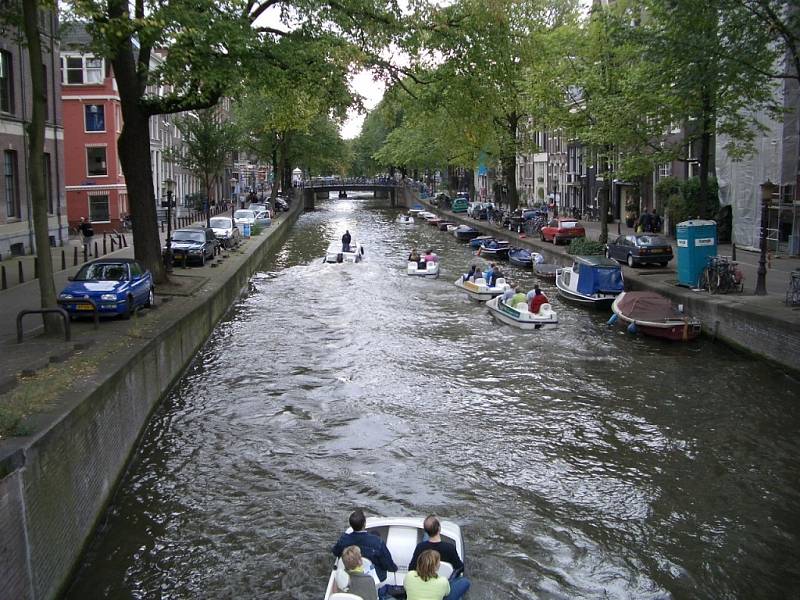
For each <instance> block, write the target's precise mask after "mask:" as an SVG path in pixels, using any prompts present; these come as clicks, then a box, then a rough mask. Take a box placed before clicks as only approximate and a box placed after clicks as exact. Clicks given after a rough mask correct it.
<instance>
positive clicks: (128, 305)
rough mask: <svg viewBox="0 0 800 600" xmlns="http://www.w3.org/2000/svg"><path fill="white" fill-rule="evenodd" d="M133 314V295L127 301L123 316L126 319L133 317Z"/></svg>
mask: <svg viewBox="0 0 800 600" xmlns="http://www.w3.org/2000/svg"><path fill="white" fill-rule="evenodd" d="M132 314H133V296H128V301H127V302H125V310H124V311H123V313H122V315H121V316H122V318H123V319H125V320H126V321H127V320H128V319H130V318H131V315H132Z"/></svg>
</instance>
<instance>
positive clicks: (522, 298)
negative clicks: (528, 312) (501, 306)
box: [506, 288, 527, 308]
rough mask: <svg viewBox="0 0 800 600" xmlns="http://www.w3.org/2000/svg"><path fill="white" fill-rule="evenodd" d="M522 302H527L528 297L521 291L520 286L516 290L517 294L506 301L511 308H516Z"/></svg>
mask: <svg viewBox="0 0 800 600" xmlns="http://www.w3.org/2000/svg"><path fill="white" fill-rule="evenodd" d="M520 302H527V298H526V296H525V294H523V293H522V292H521V291H519V288H517V289H516V290H515V294H514V295H513V296H511V298H510V299H509V300H508V301H507V302H506V304H508V305H509V306H510V307H511V308H516V307H517V304H519V303H520Z"/></svg>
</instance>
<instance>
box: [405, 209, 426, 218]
mask: <svg viewBox="0 0 800 600" xmlns="http://www.w3.org/2000/svg"><path fill="white" fill-rule="evenodd" d="M421 212H423V210H422V209H421V208H409V209H408V214H410V215H411V216H412V217H413V216H415V215H418V214H419V213H421Z"/></svg>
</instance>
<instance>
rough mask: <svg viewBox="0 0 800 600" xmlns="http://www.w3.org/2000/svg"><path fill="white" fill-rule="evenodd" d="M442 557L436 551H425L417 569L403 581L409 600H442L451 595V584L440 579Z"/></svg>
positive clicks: (420, 557) (419, 559)
mask: <svg viewBox="0 0 800 600" xmlns="http://www.w3.org/2000/svg"><path fill="white" fill-rule="evenodd" d="M440 562H441V557H440V556H439V553H438V552H437V551H436V550H425V552H423V553H422V554H420V555H419V558H418V559H417V569H416V570H415V571H409V573H408V575H406V577H405V579H404V580H403V587H404V588H405V589H406V598H407V600H442V598H444V597H445V596H446V595H447V594H449V593H450V584H449V583H448V582H447V579H445V578H444V577H439V575H438V574H437V573H438V571H439V563H440Z"/></svg>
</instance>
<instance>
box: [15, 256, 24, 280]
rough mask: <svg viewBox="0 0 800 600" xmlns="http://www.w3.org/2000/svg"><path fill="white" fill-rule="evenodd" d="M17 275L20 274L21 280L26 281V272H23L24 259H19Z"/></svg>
mask: <svg viewBox="0 0 800 600" xmlns="http://www.w3.org/2000/svg"><path fill="white" fill-rule="evenodd" d="M17 275H18V276H19V282H20V283H25V273H23V272H22V261H21V260H18V261H17Z"/></svg>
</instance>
